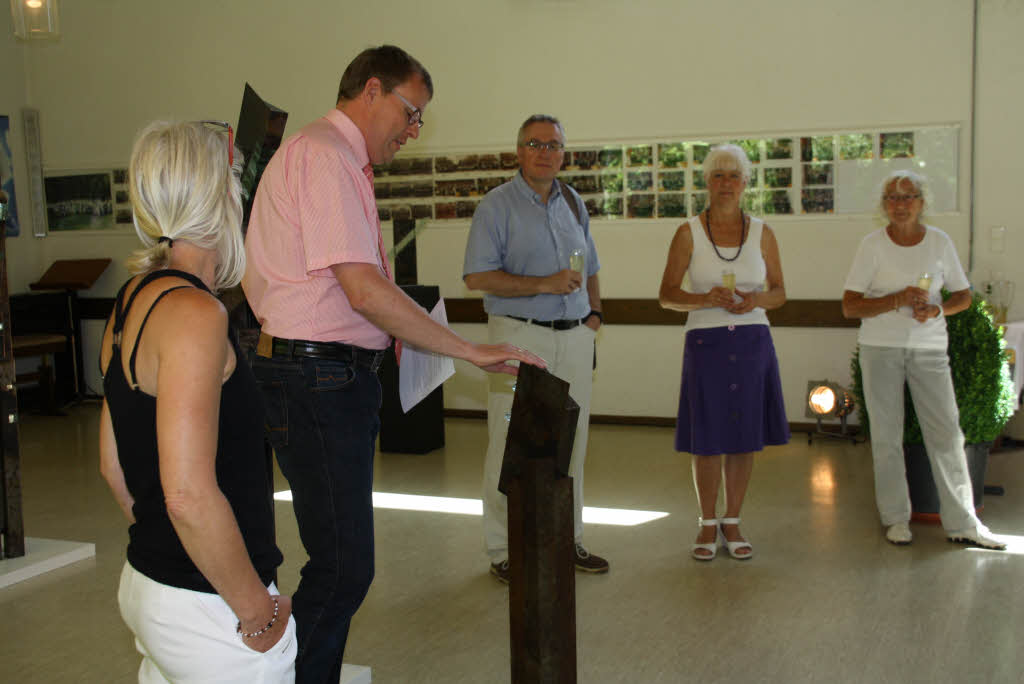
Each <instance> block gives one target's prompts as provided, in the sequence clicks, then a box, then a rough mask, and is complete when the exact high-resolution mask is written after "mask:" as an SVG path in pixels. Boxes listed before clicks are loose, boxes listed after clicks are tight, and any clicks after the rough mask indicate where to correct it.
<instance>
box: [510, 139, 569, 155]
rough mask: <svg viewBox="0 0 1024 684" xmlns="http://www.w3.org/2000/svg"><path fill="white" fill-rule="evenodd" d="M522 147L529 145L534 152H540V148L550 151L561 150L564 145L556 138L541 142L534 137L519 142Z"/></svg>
mask: <svg viewBox="0 0 1024 684" xmlns="http://www.w3.org/2000/svg"><path fill="white" fill-rule="evenodd" d="M521 145H522V146H523V147H529V148H530V149H531V150H533V151H534V152H540V151H541V150H548V151H551V152H561V151H562V150H564V149H565V145H564V144H562V143H560V142H558V141H557V140H549V141H548V142H541V141H540V140H537V139H536V138H535V139H533V140H527V141H526V142H524V143H521Z"/></svg>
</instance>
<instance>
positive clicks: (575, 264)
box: [569, 249, 584, 273]
mask: <svg viewBox="0 0 1024 684" xmlns="http://www.w3.org/2000/svg"><path fill="white" fill-rule="evenodd" d="M583 261H584V259H583V250H582V249H574V250H572V252H570V253H569V268H570V269H572V270H573V271H576V272H577V273H583Z"/></svg>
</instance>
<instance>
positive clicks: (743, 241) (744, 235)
mask: <svg viewBox="0 0 1024 684" xmlns="http://www.w3.org/2000/svg"><path fill="white" fill-rule="evenodd" d="M704 214H705V216H706V218H707V220H708V238H710V239H711V248H712V249H714V250H715V254H717V255H718V258H719V259H721V260H722V261H736V260H737V259H739V258H740V252H742V251H743V245H745V244H746V242H747V215H746V214H744V213H743V210H742V209H741V210H740V221H741V222H742V224H743V232H742V234H741V235H740V248H739V249H737V250H736V256H734V257H733V258H731V259H728V258H726V257H724V256H722V253H721V252H719V251H718V245H716V244H715V236H714V235H713V234H712V233H711V210H710V209H707V210H705V211H704Z"/></svg>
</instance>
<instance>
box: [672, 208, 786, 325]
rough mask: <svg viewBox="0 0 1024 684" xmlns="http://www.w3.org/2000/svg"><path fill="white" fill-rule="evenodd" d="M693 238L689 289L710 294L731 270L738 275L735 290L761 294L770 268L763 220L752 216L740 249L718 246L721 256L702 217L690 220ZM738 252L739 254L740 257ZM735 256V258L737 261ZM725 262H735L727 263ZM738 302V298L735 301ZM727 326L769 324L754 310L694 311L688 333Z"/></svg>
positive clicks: (697, 292)
mask: <svg viewBox="0 0 1024 684" xmlns="http://www.w3.org/2000/svg"><path fill="white" fill-rule="evenodd" d="M689 223H690V234H691V235H692V236H693V254H692V255H691V257H690V267H689V269H688V271H689V276H690V290H691V291H692V292H693V293H694V294H704V293H705V292H711V288H713V287H715V286H720V285H721V284H722V271H723V270H730V271H732V272H733V273H734V274H735V275H736V289H737V290H742V291H743V292H760V291H761V290H763V289H764V279H765V275H766V273H767V267H766V266H765V263H764V256H762V254H761V233H762V231H763V230H764V221H762V220H761V219H758V218H754V217H753V216H751V217H750V228H749V230H748V231H747V239H746V241H745V242H744V243H743V245H742V246H741V247H719V248H718V252H719V253H720V254H721V255H722V257H725V259H723V258H721V257H719V255H718V254H716V253H715V248H714V246H713V245H712V244H711V241H710V240H708V236H707V234H706V233H705V232H704V226H703V224H701V222H700V216H699V215H698V216H694V217H693V218H692V219H690V221H689ZM737 252H738V253H739V254H738V256H737ZM734 257H735V258H734ZM726 259H733V260H732V261H726ZM736 301H739V298H738V297H737V298H736ZM725 325H768V316H766V315H765V313H764V309H763V308H761V307H759V306H758V307H755V308H753V309H751V310H750V311H748V312H747V313H745V314H734V313H729V312H728V311H726V310H725V309H723V308H722V307H720V306H717V307H713V308H710V309H695V310H693V311H691V312H690V313H689V314H687V316H686V330H695V329H697V328H718V327H721V326H725Z"/></svg>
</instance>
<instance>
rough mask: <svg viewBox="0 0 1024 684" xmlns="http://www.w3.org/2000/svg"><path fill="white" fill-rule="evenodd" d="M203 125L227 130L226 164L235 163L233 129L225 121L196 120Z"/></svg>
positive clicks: (232, 164)
mask: <svg viewBox="0 0 1024 684" xmlns="http://www.w3.org/2000/svg"><path fill="white" fill-rule="evenodd" d="M196 123H201V124H203V125H204V126H209V127H210V128H213V129H216V130H219V131H227V132H228V166H234V165H235V129H233V128H232V127H231V124H229V123H228V122H227V121H197V122H196Z"/></svg>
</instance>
